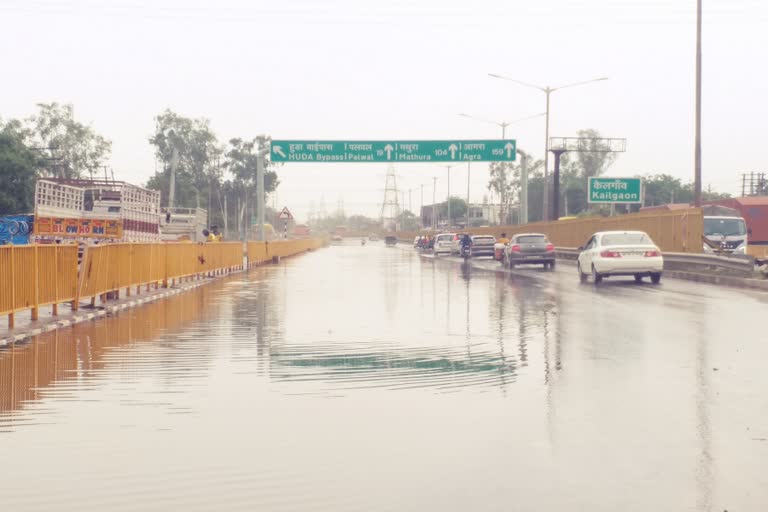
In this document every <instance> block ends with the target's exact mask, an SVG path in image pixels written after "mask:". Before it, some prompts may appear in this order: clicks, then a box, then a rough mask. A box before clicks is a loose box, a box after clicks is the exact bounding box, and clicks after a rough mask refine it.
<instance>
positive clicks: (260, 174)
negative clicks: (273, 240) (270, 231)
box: [256, 155, 266, 242]
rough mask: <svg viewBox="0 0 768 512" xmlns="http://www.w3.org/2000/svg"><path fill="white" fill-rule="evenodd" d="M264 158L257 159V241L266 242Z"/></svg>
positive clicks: (258, 157) (260, 156)
mask: <svg viewBox="0 0 768 512" xmlns="http://www.w3.org/2000/svg"><path fill="white" fill-rule="evenodd" d="M265 199H266V197H265V194H264V156H262V155H259V156H257V157H256V218H257V220H258V222H259V227H258V230H257V233H258V235H257V237H256V239H257V240H258V241H259V242H263V241H264V200H265Z"/></svg>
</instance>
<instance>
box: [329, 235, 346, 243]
mask: <svg viewBox="0 0 768 512" xmlns="http://www.w3.org/2000/svg"><path fill="white" fill-rule="evenodd" d="M331 241H333V242H335V243H337V244H338V243H341V242H343V241H344V239H343V238H342V237H341V235H333V236H332V237H331Z"/></svg>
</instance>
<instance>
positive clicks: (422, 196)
mask: <svg viewBox="0 0 768 512" xmlns="http://www.w3.org/2000/svg"><path fill="white" fill-rule="evenodd" d="M419 186H420V187H421V202H420V203H419V217H421V220H422V226H423V224H424V217H423V215H424V184H423V183H422V184H421V185H419Z"/></svg>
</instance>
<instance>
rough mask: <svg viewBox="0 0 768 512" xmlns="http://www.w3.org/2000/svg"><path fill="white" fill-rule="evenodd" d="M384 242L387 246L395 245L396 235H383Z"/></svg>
mask: <svg viewBox="0 0 768 512" xmlns="http://www.w3.org/2000/svg"><path fill="white" fill-rule="evenodd" d="M384 243H385V244H386V245H387V247H394V246H395V245H397V237H396V236H387V237H384Z"/></svg>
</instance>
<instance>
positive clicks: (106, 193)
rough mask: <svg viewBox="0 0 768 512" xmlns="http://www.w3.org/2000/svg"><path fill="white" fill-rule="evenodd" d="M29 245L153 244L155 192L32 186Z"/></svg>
mask: <svg viewBox="0 0 768 512" xmlns="http://www.w3.org/2000/svg"><path fill="white" fill-rule="evenodd" d="M32 222H33V228H32V233H33V240H34V241H36V242H42V243H45V242H54V241H62V240H70V241H78V242H87V241H94V240H102V241H107V242H156V241H159V240H160V193H159V192H158V191H155V190H148V189H145V188H141V187H137V186H135V185H131V184H128V183H125V182H122V181H111V180H81V179H71V180H65V179H41V180H38V181H37V184H36V186H35V213H34V218H33V221H32Z"/></svg>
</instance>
